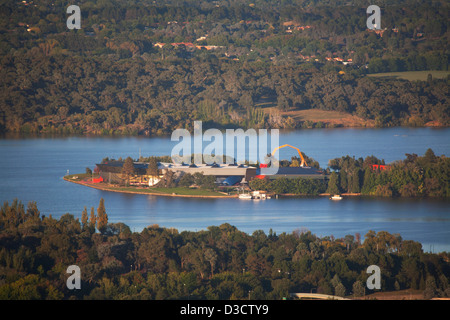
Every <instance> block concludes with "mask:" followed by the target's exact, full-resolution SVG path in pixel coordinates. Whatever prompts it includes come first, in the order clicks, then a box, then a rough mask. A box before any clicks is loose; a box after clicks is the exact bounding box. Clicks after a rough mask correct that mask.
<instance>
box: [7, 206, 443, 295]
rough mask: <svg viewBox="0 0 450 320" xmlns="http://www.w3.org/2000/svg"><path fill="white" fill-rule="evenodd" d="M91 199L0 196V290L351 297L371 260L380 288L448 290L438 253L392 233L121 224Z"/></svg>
mask: <svg viewBox="0 0 450 320" xmlns="http://www.w3.org/2000/svg"><path fill="white" fill-rule="evenodd" d="M106 207H107V206H106ZM99 208H101V210H100V209H97V212H98V213H97V215H96V214H95V212H94V208H92V210H91V215H90V216H89V218H88V215H87V210H86V209H85V210H84V212H83V213H82V214H81V222H80V219H79V218H76V217H75V216H74V215H72V214H69V213H67V214H64V215H62V216H61V217H60V218H59V219H55V218H53V217H51V216H48V217H47V216H44V215H41V213H40V212H39V210H38V208H37V205H36V203H35V202H30V203H28V205H27V207H25V206H24V205H23V204H22V203H21V202H19V201H17V200H15V201H13V202H12V203H11V204H9V203H7V202H5V203H4V204H3V206H2V207H1V208H0V299H2V300H22V299H24V300H34V299H56V300H60V299H122V300H123V299H209V300H212V299H221V300H224V299H282V298H284V297H286V298H289V297H290V295H289V294H290V293H292V292H311V291H314V292H316V293H323V294H332V295H337V296H347V297H352V298H353V297H362V296H364V295H365V294H369V293H371V292H373V291H372V290H369V289H367V288H366V280H367V277H368V275H367V268H368V266H370V265H377V266H379V267H380V269H381V291H392V290H402V289H409V288H410V289H414V290H416V289H417V290H423V297H424V298H425V299H429V298H433V297H450V287H449V278H450V267H449V263H448V261H449V258H450V256H449V255H448V253H440V254H431V253H425V252H423V250H422V246H421V244H420V243H418V242H415V241H412V240H406V239H402V237H401V235H399V234H390V233H388V232H385V231H379V232H374V231H369V232H368V233H367V234H366V235H365V236H364V241H362V238H361V235H360V234H355V235H346V236H345V237H343V238H335V237H333V236H325V237H317V236H316V235H314V234H312V233H311V232H310V231H307V230H294V231H293V232H292V233H282V234H279V235H278V234H276V233H274V232H273V231H272V230H270V231H269V233H268V234H266V233H265V232H263V231H262V230H256V231H254V232H253V233H252V234H251V235H250V234H247V233H244V232H242V231H239V230H238V229H237V228H235V227H233V226H231V225H229V224H222V225H220V226H210V227H208V228H207V229H206V230H202V231H198V232H191V231H183V232H178V231H177V230H176V229H166V228H161V227H159V226H157V225H153V226H149V227H147V228H145V229H144V230H143V231H141V232H131V230H130V228H129V227H128V226H127V225H125V224H123V223H106V224H105V222H107V221H108V218H107V214H106V212H107V209H106V211H105V210H104V209H105V206H104V204H103V202H102V200H101V203H100V205H99ZM100 213H101V214H102V216H101V217H99V215H100ZM99 221H101V225H99ZM98 228H100V230H98ZM70 265H76V266H78V267H79V268H80V273H81V274H80V277H81V289H80V290H69V289H68V288H67V285H66V280H67V279H68V277H69V276H70V274H68V273H66V272H67V271H66V270H67V268H68V266H70Z"/></svg>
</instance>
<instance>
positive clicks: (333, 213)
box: [0, 128, 450, 252]
mask: <svg viewBox="0 0 450 320" xmlns="http://www.w3.org/2000/svg"><path fill="white" fill-rule="evenodd" d="M449 137H450V129H430V128H414V129H407V128H392V129H320V130H302V131H293V132H282V133H281V135H280V143H281V144H285V143H287V144H291V145H293V146H296V147H299V148H300V150H301V151H303V152H305V153H306V154H307V155H308V156H310V157H312V158H314V159H316V160H317V161H319V163H320V165H321V166H322V167H326V166H327V163H328V160H329V159H332V158H336V157H341V156H343V155H347V154H348V155H350V156H355V157H356V158H358V157H366V156H368V155H375V156H377V157H378V158H382V159H385V161H386V162H387V163H388V162H391V161H394V160H398V159H403V158H405V153H416V154H419V155H423V154H424V153H425V151H426V150H427V148H432V149H433V150H434V152H435V154H437V155H441V154H445V155H446V156H449V154H450V139H449ZM176 144H177V142H171V141H170V138H140V137H120V138H105V137H95V138H90V137H69V138H20V139H13V138H3V139H0V150H1V157H0V174H1V183H0V201H10V202H11V201H12V200H13V199H14V198H18V199H19V200H21V201H22V202H23V203H25V204H26V203H27V202H29V201H37V203H38V208H39V209H40V211H41V214H44V215H49V214H52V215H53V216H54V217H59V216H61V215H62V214H64V213H67V212H68V213H71V214H73V215H75V217H78V218H79V217H81V212H82V210H83V208H84V206H87V207H88V208H90V207H92V206H93V207H97V206H98V203H99V201H100V198H101V197H103V198H104V199H105V204H106V209H107V212H108V216H109V221H110V222H124V223H126V224H127V225H129V226H130V227H131V229H132V230H134V231H141V230H142V229H143V228H144V227H146V226H148V225H151V224H159V225H160V226H163V227H173V228H176V229H178V230H179V231H182V230H192V231H195V230H201V229H206V228H207V227H208V226H211V225H220V224H222V223H230V224H231V225H234V226H236V227H237V228H238V229H240V230H242V231H245V232H248V233H252V232H253V231H255V230H264V231H265V232H268V231H269V229H272V230H273V231H275V232H276V233H278V234H279V233H282V232H287V233H290V232H292V231H293V230H295V229H308V230H311V232H312V233H314V234H317V235H318V236H329V235H333V236H335V237H343V236H345V235H347V234H353V235H354V234H355V233H360V234H361V235H362V236H364V235H365V234H366V233H367V231H369V230H375V231H381V230H385V231H388V232H391V233H399V234H400V235H401V236H402V237H403V239H410V240H415V241H419V242H421V243H422V244H423V249H424V250H425V251H433V252H439V251H450V209H449V208H450V201H448V200H418V199H408V200H404V199H375V198H345V199H344V200H343V201H338V202H335V201H330V200H329V199H327V198H325V197H301V198H283V199H281V198H280V199H271V200H266V201H259V202H258V201H245V200H238V199H188V198H172V197H156V196H147V195H130V194H119V193H112V192H106V191H100V190H96V189H92V188H87V187H83V186H79V185H76V184H72V183H69V182H65V181H64V180H62V177H63V176H64V175H65V174H66V173H67V171H68V170H69V173H79V172H84V171H85V168H86V167H90V168H94V166H95V163H98V162H100V161H101V160H102V159H103V158H104V157H110V158H111V157H112V158H118V157H127V156H132V157H133V158H138V157H139V152H141V154H142V155H143V156H148V155H169V154H170V153H171V150H172V148H173V147H174V146H175V145H176ZM206 144H207V143H206ZM206 144H205V145H206ZM205 145H204V146H205ZM280 152H281V156H280V158H281V159H289V158H290V157H291V156H293V155H295V153H296V152H295V151H294V150H293V149H290V148H284V149H281V150H280Z"/></svg>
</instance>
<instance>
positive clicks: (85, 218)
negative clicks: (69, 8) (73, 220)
mask: <svg viewBox="0 0 450 320" xmlns="http://www.w3.org/2000/svg"><path fill="white" fill-rule="evenodd" d="M81 226H82V227H83V229H85V228H86V227H87V226H88V213H87V208H86V206H85V207H84V210H83V212H82V213H81Z"/></svg>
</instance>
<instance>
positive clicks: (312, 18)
mask: <svg viewBox="0 0 450 320" xmlns="http://www.w3.org/2000/svg"><path fill="white" fill-rule="evenodd" d="M307 2H308V3H306V2H305V3H304V5H307V7H304V6H302V4H301V3H302V1H300V2H295V4H294V3H293V2H291V1H283V4H282V5H280V3H279V1H257V2H255V3H253V6H249V5H248V4H246V3H245V2H244V1H240V0H238V1H230V2H227V1H224V2H223V3H222V2H221V5H220V6H218V7H216V6H215V5H214V4H213V3H212V2H209V1H170V2H165V3H164V4H156V3H154V4H148V3H147V2H143V1H134V2H133V4H131V3H129V2H128V1H114V2H113V3H111V2H104V1H89V2H83V3H81V4H80V7H81V12H82V29H80V30H68V29H67V27H66V20H67V17H68V16H67V14H66V8H65V5H66V3H65V2H61V1H53V2H51V3H50V2H49V1H40V2H39V4H35V5H26V4H24V3H17V2H15V1H3V2H2V4H1V6H2V10H1V11H0V21H1V23H0V31H1V32H0V43H1V45H0V59H1V62H0V63H1V68H0V76H1V78H2V82H1V83H0V131H7V132H53V133H82V132H91V133H104V134H110V133H123V134H148V135H150V134H167V133H170V132H171V131H172V130H173V129H174V128H185V127H189V126H191V125H192V121H193V120H202V121H204V122H206V123H207V125H209V126H216V127H224V126H240V127H273V128H276V127H279V128H297V127H298V128H300V127H310V126H312V125H314V124H311V123H309V122H306V121H302V120H299V119H297V118H292V117H289V116H288V115H285V114H283V113H284V112H286V111H296V110H302V109H311V108H312V109H321V110H332V111H340V112H346V113H349V114H352V115H356V116H358V117H361V118H363V119H365V120H368V121H369V120H370V121H371V122H372V123H374V125H378V126H392V125H413V126H422V125H424V124H426V123H428V122H433V123H434V124H439V125H445V126H446V125H448V124H449V117H448V115H449V114H450V112H449V110H448V108H449V105H450V103H449V100H448V97H449V96H448V79H442V80H441V79H434V78H433V77H431V78H430V79H429V81H407V80H395V79H387V80H386V79H375V78H368V77H367V76H366V73H367V72H369V73H374V72H386V71H413V70H448V34H449V30H448V21H450V19H449V17H448V12H449V11H450V10H448V3H447V2H446V1H434V2H430V3H428V2H426V3H423V2H421V1H394V2H390V3H389V4H388V5H387V4H386V5H385V6H384V7H383V25H384V26H385V27H386V30H385V32H384V33H383V35H382V36H381V35H377V34H375V33H373V32H369V31H368V30H366V26H365V25H366V24H365V20H366V18H367V15H366V13H365V9H366V8H363V7H360V4H359V3H357V2H356V3H354V4H353V6H349V5H348V4H350V3H347V2H346V3H345V4H346V5H345V6H344V5H342V6H341V5H339V3H337V4H334V2H333V3H332V2H330V3H323V2H315V1H307ZM405 3H408V5H407V6H405ZM331 5H333V6H331ZM158 43H164V44H165V45H164V46H162V47H158V46H155V44H158ZM174 43H178V44H179V45H178V44H177V45H172V44H174ZM180 43H184V45H183V44H180ZM190 44H192V45H193V46H194V47H193V46H191V45H190ZM196 45H199V46H202V45H203V46H205V45H206V46H216V47H214V48H215V49H212V50H208V49H205V48H203V49H198V48H197V47H195V46H196ZM208 48H209V47H208ZM335 58H336V59H338V60H335ZM327 59H331V61H328V60H327ZM339 59H341V60H342V61H343V62H349V59H351V61H350V62H351V64H347V65H344V64H343V63H342V62H341V60H339ZM322 125H323V124H316V126H322Z"/></svg>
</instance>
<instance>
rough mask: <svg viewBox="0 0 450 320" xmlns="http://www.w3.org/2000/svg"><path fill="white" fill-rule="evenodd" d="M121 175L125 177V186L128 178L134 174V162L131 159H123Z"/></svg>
mask: <svg viewBox="0 0 450 320" xmlns="http://www.w3.org/2000/svg"><path fill="white" fill-rule="evenodd" d="M122 174H123V175H125V177H126V179H127V185H128V184H129V180H130V176H131V175H132V174H134V162H133V159H132V158H131V157H128V158H126V159H125V162H124V163H123V166H122Z"/></svg>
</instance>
